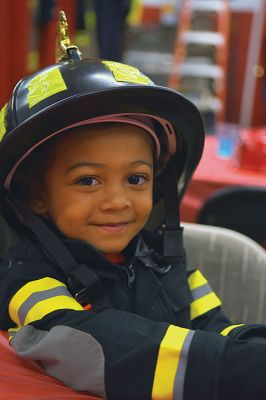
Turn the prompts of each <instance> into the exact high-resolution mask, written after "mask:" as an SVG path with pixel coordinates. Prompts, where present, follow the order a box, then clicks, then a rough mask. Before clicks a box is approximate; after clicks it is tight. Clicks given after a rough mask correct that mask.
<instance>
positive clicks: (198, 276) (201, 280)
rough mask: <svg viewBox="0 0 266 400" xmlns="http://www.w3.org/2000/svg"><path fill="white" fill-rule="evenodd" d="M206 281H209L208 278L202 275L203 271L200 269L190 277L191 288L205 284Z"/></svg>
mask: <svg viewBox="0 0 266 400" xmlns="http://www.w3.org/2000/svg"><path fill="white" fill-rule="evenodd" d="M206 283H208V281H207V279H206V278H205V277H204V276H203V275H202V273H201V272H200V271H199V270H198V269H197V270H196V271H195V272H193V273H192V274H191V275H189V277H188V284H189V287H190V290H193V289H196V288H198V287H200V286H203V285H205V284H206Z"/></svg>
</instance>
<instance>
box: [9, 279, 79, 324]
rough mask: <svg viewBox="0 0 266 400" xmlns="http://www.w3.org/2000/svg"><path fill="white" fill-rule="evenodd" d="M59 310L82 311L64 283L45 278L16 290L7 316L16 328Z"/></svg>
mask: <svg viewBox="0 0 266 400" xmlns="http://www.w3.org/2000/svg"><path fill="white" fill-rule="evenodd" d="M61 309H72V310H83V308H82V306H81V305H80V304H79V303H78V302H77V301H76V300H75V299H74V298H73V297H72V296H71V294H70V293H69V292H68V290H67V287H66V285H65V284H64V283H62V282H60V281H58V280H57V279H54V278H49V277H46V278H42V279H38V280H35V281H31V282H28V283H26V284H25V285H24V286H23V287H22V288H20V289H19V290H18V292H17V293H16V294H15V295H14V296H13V297H12V299H11V301H10V304H9V315H10V318H11V319H12V320H13V321H14V322H15V323H16V324H17V325H18V326H20V325H21V326H23V325H25V324H28V323H30V322H32V321H36V320H39V319H41V318H43V317H44V316H45V315H47V314H49V313H51V312H52V311H56V310H61Z"/></svg>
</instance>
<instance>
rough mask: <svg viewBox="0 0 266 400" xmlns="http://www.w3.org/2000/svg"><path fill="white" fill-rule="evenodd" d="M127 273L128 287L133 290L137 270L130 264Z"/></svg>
mask: <svg viewBox="0 0 266 400" xmlns="http://www.w3.org/2000/svg"><path fill="white" fill-rule="evenodd" d="M126 273H127V285H128V287H129V288H131V286H132V283H133V282H134V280H135V270H134V266H133V264H129V265H128V266H127V269H126Z"/></svg>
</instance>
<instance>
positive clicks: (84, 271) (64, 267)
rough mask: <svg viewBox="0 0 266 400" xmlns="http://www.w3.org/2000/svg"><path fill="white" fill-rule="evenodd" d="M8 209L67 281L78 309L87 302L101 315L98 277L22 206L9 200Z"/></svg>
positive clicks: (104, 303)
mask: <svg viewBox="0 0 266 400" xmlns="http://www.w3.org/2000/svg"><path fill="white" fill-rule="evenodd" d="M9 204H10V205H11V207H13V208H15V211H16V212H18V213H19V216H20V217H22V218H23V222H24V224H25V225H26V226H28V227H29V228H30V229H31V230H32V231H33V233H34V234H35V236H36V237H37V239H38V240H39V242H40V243H41V244H42V246H43V247H44V248H45V250H46V251H47V253H48V254H49V256H50V257H51V259H52V260H54V261H55V263H56V265H58V266H59V267H60V269H61V271H62V272H63V273H64V275H65V276H66V278H67V281H68V285H69V288H70V291H71V293H72V295H73V296H74V297H75V299H76V300H77V301H78V302H79V303H80V304H81V305H87V304H88V302H91V304H92V308H93V310H94V311H97V312H99V311H102V310H103V309H105V308H109V307H110V305H109V304H108V301H107V299H106V296H105V293H104V290H103V287H102V284H101V282H100V279H99V277H98V276H97V274H95V273H94V272H93V271H92V270H91V269H89V268H88V266H87V265H84V264H79V263H78V262H77V261H76V259H75V258H74V257H73V255H72V253H71V252H70V251H69V250H68V248H67V247H66V246H65V245H64V244H63V243H62V241H61V240H60V239H59V238H58V236H57V235H56V234H55V233H54V232H53V231H52V230H51V229H50V228H49V227H48V226H47V225H46V224H45V223H44V222H43V221H42V219H41V218H39V217H38V216H37V215H36V214H34V213H33V212H32V211H31V210H30V209H29V208H28V207H27V206H26V205H25V204H23V203H22V202H20V201H18V200H17V199H12V201H9Z"/></svg>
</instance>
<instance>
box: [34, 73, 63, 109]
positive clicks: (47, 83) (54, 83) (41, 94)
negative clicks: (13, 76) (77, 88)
mask: <svg viewBox="0 0 266 400" xmlns="http://www.w3.org/2000/svg"><path fill="white" fill-rule="evenodd" d="M64 90H67V87H66V83H65V81H64V78H63V76H62V74H61V71H60V69H59V67H55V68H52V69H49V70H47V71H44V72H41V73H40V74H38V75H36V76H35V77H34V78H33V79H31V81H30V82H29V84H28V91H29V93H28V95H27V100H28V104H29V108H31V107H33V106H35V105H36V104H38V103H40V102H41V101H42V100H45V99H47V98H48V97H50V96H52V95H54V94H56V93H59V92H62V91H64Z"/></svg>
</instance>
